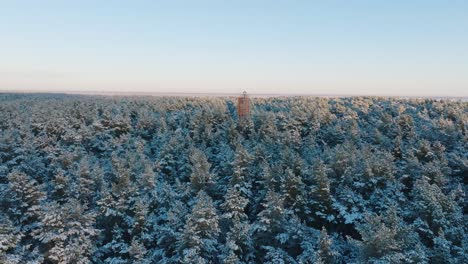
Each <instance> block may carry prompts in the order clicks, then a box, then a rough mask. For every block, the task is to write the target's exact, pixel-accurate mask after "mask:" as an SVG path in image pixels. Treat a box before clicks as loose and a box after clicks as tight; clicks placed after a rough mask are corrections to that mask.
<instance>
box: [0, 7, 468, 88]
mask: <svg viewBox="0 0 468 264" xmlns="http://www.w3.org/2000/svg"><path fill="white" fill-rule="evenodd" d="M467 14H468V1H466V0H460V1H458V0H451V1H443V0H440V1H433V0H425V1H418V0H411V1H409V0H406V1H403V0H393V1H384V0H368V1H358V0H356V1H354V0H343V1H334V0H329V1H324V0H322V1H318V0H317V1H312V0H311V1H295V0H287V1H286V0H284V1H279V0H278V1H275V0H268V1H266V0H265V1H263V0H250V1H242V0H236V1H221V0H218V1H204V0H199V1H179V0H171V1H156V0H153V1H139V0H134V1H118V0H114V1H110V0H107V1H105V0H102V1H95V0H80V1H67V0H62V1H51V0H42V1H37V0H29V1H25V0H15V1H7V0H0V90H1V91H11V90H15V91H17V90H27V91H54V92H56V91H88V92H93V91H94V92H99V91H101V92H151V93H240V92H242V91H244V90H246V91H248V92H249V93H253V94H255V93H257V94H317V95H400V96H464V97H466V96H468V15H467Z"/></svg>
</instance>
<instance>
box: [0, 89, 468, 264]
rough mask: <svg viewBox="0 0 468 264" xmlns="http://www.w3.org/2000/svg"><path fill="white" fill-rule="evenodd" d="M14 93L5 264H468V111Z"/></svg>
mask: <svg viewBox="0 0 468 264" xmlns="http://www.w3.org/2000/svg"><path fill="white" fill-rule="evenodd" d="M235 102H236V100H235V98H190V97H149V98H144V97H104V96H78V95H60V94H42V95H41V94H0V208H1V210H0V263H113V264H117V263H275V264H276V263H467V262H468V260H467V257H468V254H467V253H466V252H467V247H468V237H467V235H466V234H467V232H466V231H467V225H466V219H467V210H468V209H467V206H466V202H465V193H466V187H467V181H468V133H467V129H468V103H467V102H465V101H455V100H434V99H391V98H374V97H356V98H313V97H290V98H253V99H252V112H251V117H250V118H247V119H242V120H238V118H237V112H236V105H235Z"/></svg>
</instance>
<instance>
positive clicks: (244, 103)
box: [237, 91, 250, 119]
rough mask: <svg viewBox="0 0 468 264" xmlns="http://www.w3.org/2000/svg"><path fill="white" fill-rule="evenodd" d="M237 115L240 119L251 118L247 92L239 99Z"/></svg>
mask: <svg viewBox="0 0 468 264" xmlns="http://www.w3.org/2000/svg"><path fill="white" fill-rule="evenodd" d="M237 115H238V116H239V119H243V118H247V117H249V116H250V98H249V97H248V96H247V92H245V91H244V93H243V95H242V96H240V97H239V98H237Z"/></svg>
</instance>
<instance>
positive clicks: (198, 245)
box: [178, 191, 220, 263]
mask: <svg viewBox="0 0 468 264" xmlns="http://www.w3.org/2000/svg"><path fill="white" fill-rule="evenodd" d="M218 223H219V217H218V215H217V213H216V209H215V208H214V205H213V201H212V200H211V198H210V197H209V196H208V195H207V194H206V193H205V192H204V191H200V192H198V194H197V197H196V204H195V206H194V207H193V209H192V212H191V213H190V215H188V216H187V219H186V223H185V226H184V230H183V232H182V235H181V238H180V239H179V241H178V245H179V252H180V257H181V260H182V262H186V261H195V263H198V262H199V261H201V260H202V259H203V260H204V261H206V262H209V261H215V260H216V258H217V256H218V250H219V245H218V241H217V238H218V234H219V232H220V229H219V225H218Z"/></svg>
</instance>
